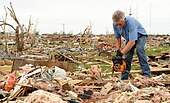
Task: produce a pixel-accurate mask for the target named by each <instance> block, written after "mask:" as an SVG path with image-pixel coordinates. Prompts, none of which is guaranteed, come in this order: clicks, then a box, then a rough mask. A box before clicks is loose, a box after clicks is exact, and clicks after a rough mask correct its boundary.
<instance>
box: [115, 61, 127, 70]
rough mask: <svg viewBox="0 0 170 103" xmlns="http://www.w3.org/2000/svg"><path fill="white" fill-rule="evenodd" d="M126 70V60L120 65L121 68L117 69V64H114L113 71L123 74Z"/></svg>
mask: <svg viewBox="0 0 170 103" xmlns="http://www.w3.org/2000/svg"><path fill="white" fill-rule="evenodd" d="M125 68H126V62H125V60H122V64H121V65H120V67H119V68H117V67H116V66H115V64H114V63H113V70H114V71H117V72H122V71H124V70H125Z"/></svg>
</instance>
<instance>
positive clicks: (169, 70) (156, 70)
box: [107, 68, 170, 74]
mask: <svg viewBox="0 0 170 103" xmlns="http://www.w3.org/2000/svg"><path fill="white" fill-rule="evenodd" d="M150 71H151V73H160V72H170V68H161V69H160V68H151V70H150ZM120 73H121V72H114V74H120ZM130 73H131V74H132V73H142V71H141V70H131V71H130ZM107 74H112V73H107Z"/></svg>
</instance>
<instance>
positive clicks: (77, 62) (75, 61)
mask: <svg viewBox="0 0 170 103" xmlns="http://www.w3.org/2000/svg"><path fill="white" fill-rule="evenodd" d="M60 55H62V56H63V57H65V58H67V59H68V60H70V61H72V62H74V63H76V64H82V63H81V62H80V61H77V60H73V59H72V58H69V57H68V56H66V55H64V54H61V53H60Z"/></svg>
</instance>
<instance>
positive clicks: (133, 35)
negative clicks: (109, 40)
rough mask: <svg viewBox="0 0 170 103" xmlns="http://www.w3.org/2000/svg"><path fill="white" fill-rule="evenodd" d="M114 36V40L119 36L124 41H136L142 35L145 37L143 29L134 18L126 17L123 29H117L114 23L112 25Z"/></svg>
mask: <svg viewBox="0 0 170 103" xmlns="http://www.w3.org/2000/svg"><path fill="white" fill-rule="evenodd" d="M113 28H114V35H115V37H116V38H120V37H121V36H122V37H123V38H124V39H125V40H126V41H129V40H137V39H138V37H140V36H142V35H147V33H146V31H145V29H144V28H143V27H142V25H141V24H140V23H139V21H137V20H136V19H135V18H133V17H130V16H127V17H126V21H125V25H124V27H123V28H121V29H120V28H118V27H117V26H116V24H115V23H113Z"/></svg>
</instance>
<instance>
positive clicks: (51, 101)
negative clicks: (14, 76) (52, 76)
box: [24, 90, 67, 103]
mask: <svg viewBox="0 0 170 103" xmlns="http://www.w3.org/2000/svg"><path fill="white" fill-rule="evenodd" d="M24 103H67V102H66V101H63V100H62V99H61V98H60V96H59V95H56V94H53V93H50V92H47V91H43V90H37V91H34V92H33V93H31V94H30V95H29V96H28V97H27V98H26V99H25V100H24Z"/></svg>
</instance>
